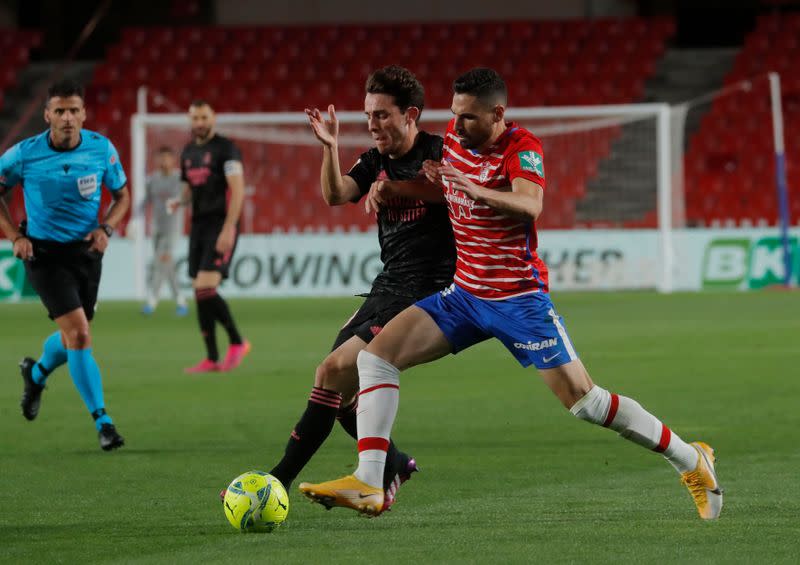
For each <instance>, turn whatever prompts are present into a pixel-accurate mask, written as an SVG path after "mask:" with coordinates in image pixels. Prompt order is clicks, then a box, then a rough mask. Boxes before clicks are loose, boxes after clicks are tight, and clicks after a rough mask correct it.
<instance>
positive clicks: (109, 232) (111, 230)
mask: <svg viewBox="0 0 800 565" xmlns="http://www.w3.org/2000/svg"><path fill="white" fill-rule="evenodd" d="M99 227H100V229H102V230H103V231H104V232H106V235H107V236H108V237H111V236H112V235H113V234H114V228H112V227H111V226H109V225H108V224H100V226H99Z"/></svg>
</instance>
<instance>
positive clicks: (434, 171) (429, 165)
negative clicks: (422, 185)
mask: <svg viewBox="0 0 800 565" xmlns="http://www.w3.org/2000/svg"><path fill="white" fill-rule="evenodd" d="M441 169H442V164H441V163H440V162H439V161H431V160H427V161H423V163H422V172H423V173H424V174H425V178H426V179H428V182H432V183H433V184H435V185H436V186H442V173H441Z"/></svg>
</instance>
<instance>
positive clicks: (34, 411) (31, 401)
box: [19, 357, 44, 420]
mask: <svg viewBox="0 0 800 565" xmlns="http://www.w3.org/2000/svg"><path fill="white" fill-rule="evenodd" d="M34 365H36V360H35V359H31V358H30V357H26V358H25V359H23V360H22V361H20V362H19V372H20V373H22V381H23V382H24V383H25V388H24V389H23V391H22V399H21V400H20V401H19V405H20V406H21V407H22V415H23V416H25V419H27V420H34V419H36V416H38V415H39V405H40V404H41V402H42V391H43V390H44V386H43V385H37V384H36V383H35V382H33V366H34Z"/></svg>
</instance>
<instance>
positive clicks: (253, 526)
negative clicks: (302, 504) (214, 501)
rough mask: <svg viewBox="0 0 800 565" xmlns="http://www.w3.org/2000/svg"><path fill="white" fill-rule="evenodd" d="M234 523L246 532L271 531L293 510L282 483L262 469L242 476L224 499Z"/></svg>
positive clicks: (223, 504) (229, 488) (230, 487)
mask: <svg viewBox="0 0 800 565" xmlns="http://www.w3.org/2000/svg"><path fill="white" fill-rule="evenodd" d="M222 507H223V509H224V511H225V517H226V518H227V519H228V522H230V523H231V526H233V527H234V528H236V529H237V530H241V531H243V532H271V531H272V530H274V529H275V528H276V527H278V526H279V525H280V524H281V523H282V522H283V521H284V520H285V519H286V515H287V514H288V513H289V496H288V495H287V494H286V489H285V488H283V485H282V484H281V482H280V481H279V480H278V479H276V478H275V477H273V476H272V475H270V474H269V473H264V472H262V471H248V472H247V473H244V474H242V475H239V476H238V477H236V478H235V479H233V481H231V484H230V485H228V489H227V490H226V491H225V498H224V499H223V501H222Z"/></svg>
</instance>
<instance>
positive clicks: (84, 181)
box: [78, 175, 97, 198]
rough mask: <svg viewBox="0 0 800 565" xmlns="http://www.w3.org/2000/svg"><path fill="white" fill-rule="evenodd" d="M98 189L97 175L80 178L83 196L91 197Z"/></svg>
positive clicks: (80, 188) (79, 188)
mask: <svg viewBox="0 0 800 565" xmlns="http://www.w3.org/2000/svg"><path fill="white" fill-rule="evenodd" d="M96 190H97V176H96V175H88V176H85V177H79V178H78V192H80V193H81V196H83V197H84V198H91V196H92V195H93V194H94V193H95V191H96Z"/></svg>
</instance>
